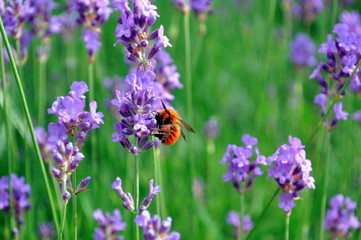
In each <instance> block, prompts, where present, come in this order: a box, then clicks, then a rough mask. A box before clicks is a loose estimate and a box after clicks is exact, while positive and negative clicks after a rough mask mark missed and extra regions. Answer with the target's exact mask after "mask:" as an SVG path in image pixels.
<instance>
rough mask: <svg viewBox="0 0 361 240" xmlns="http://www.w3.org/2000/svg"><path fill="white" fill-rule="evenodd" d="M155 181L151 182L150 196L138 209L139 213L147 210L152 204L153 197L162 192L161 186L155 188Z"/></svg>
mask: <svg viewBox="0 0 361 240" xmlns="http://www.w3.org/2000/svg"><path fill="white" fill-rule="evenodd" d="M153 183H154V180H153V179H152V180H150V181H149V194H148V196H147V197H145V198H144V200H143V202H142V203H141V204H140V207H139V209H138V211H139V212H142V211H144V210H146V209H147V208H148V207H149V205H150V203H151V202H152V199H153V197H154V196H155V195H156V194H158V193H159V192H160V186H159V185H157V186H155V187H154V186H153Z"/></svg>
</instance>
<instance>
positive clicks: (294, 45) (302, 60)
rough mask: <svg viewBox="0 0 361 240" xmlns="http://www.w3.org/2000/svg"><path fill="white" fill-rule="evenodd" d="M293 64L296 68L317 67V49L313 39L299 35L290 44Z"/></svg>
mask: <svg viewBox="0 0 361 240" xmlns="http://www.w3.org/2000/svg"><path fill="white" fill-rule="evenodd" d="M290 48H291V52H290V59H291V62H292V63H293V64H294V65H295V66H296V68H303V67H307V66H308V67H313V66H315V65H316V63H317V62H316V57H315V51H316V47H315V44H314V43H313V40H312V38H311V37H309V36H308V35H307V34H305V33H298V34H297V35H296V36H295V38H294V39H293V40H292V41H291V44H290Z"/></svg>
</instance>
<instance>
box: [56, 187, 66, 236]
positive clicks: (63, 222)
mask: <svg viewBox="0 0 361 240" xmlns="http://www.w3.org/2000/svg"><path fill="white" fill-rule="evenodd" d="M64 185H66V183H64ZM67 205H68V201H66V202H65V203H64V206H63V214H62V217H61V226H60V232H59V233H58V240H62V238H63V232H64V226H65V222H66V208H67Z"/></svg>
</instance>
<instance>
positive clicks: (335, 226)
mask: <svg viewBox="0 0 361 240" xmlns="http://www.w3.org/2000/svg"><path fill="white" fill-rule="evenodd" d="M329 205H330V207H331V208H330V209H328V210H327V211H326V216H325V222H324V227H325V229H326V230H330V231H331V238H332V239H337V238H339V237H340V238H350V237H351V233H350V230H351V229H358V228H360V227H361V223H360V221H359V219H358V218H357V217H356V216H355V210H356V207H357V206H356V203H355V202H353V201H352V200H351V199H350V198H349V197H344V196H343V195H342V194H337V195H335V196H333V197H332V198H331V199H330V203H329Z"/></svg>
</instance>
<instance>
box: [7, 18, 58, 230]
mask: <svg viewBox="0 0 361 240" xmlns="http://www.w3.org/2000/svg"><path fill="white" fill-rule="evenodd" d="M0 31H1V35H2V37H3V39H4V42H5V46H6V49H7V51H8V55H9V58H10V63H11V67H12V69H13V72H14V76H15V80H16V83H17V86H18V90H19V93H20V98H21V102H22V105H23V110H24V112H25V116H26V121H27V124H28V127H29V130H30V134H31V138H32V141H33V147H34V150H35V152H36V156H37V159H38V162H39V164H40V170H41V173H42V176H43V180H44V184H45V190H46V193H47V196H48V200H49V202H50V207H51V212H52V215H53V219H54V224H55V227H56V229H57V230H58V229H59V222H58V218H57V215H56V212H55V206H54V203H53V201H52V198H51V191H50V186H49V182H48V179H47V177H46V171H45V167H44V162H43V159H42V157H41V153H40V150H39V146H38V144H37V142H36V137H35V132H34V127H33V124H32V122H31V117H30V113H29V108H28V104H27V101H26V98H25V94H24V90H23V87H22V83H21V80H20V77H19V73H18V70H17V67H16V63H15V59H14V56H13V54H12V51H11V48H10V44H9V40H8V38H7V36H6V32H5V28H4V24H3V21H2V18H0Z"/></svg>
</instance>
